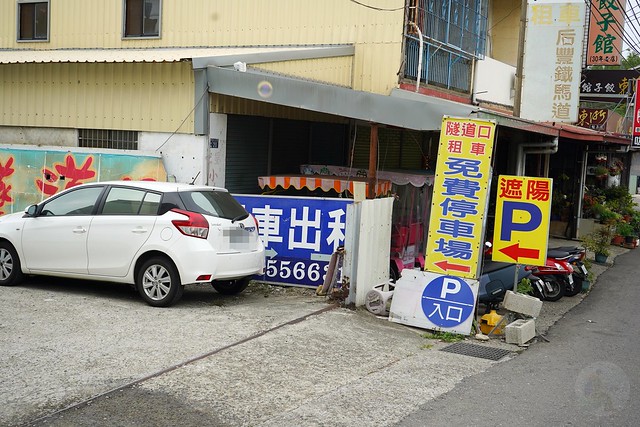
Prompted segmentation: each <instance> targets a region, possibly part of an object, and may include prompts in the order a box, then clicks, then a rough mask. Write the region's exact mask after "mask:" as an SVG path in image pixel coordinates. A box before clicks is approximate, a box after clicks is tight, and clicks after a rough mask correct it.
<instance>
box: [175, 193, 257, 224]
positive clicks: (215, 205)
mask: <svg viewBox="0 0 640 427" xmlns="http://www.w3.org/2000/svg"><path fill="white" fill-rule="evenodd" d="M179 194H180V198H181V199H182V202H183V203H184V206H185V207H186V208H187V209H188V210H190V211H192V212H198V213H201V214H206V215H212V216H216V217H219V218H226V219H235V220H239V219H244V218H246V217H247V216H248V215H249V214H248V213H247V211H246V210H245V209H244V208H243V207H242V205H241V204H240V203H238V201H237V200H236V199H234V198H233V196H232V195H231V194H229V193H228V192H226V191H214V190H211V191H185V192H181V193H179Z"/></svg>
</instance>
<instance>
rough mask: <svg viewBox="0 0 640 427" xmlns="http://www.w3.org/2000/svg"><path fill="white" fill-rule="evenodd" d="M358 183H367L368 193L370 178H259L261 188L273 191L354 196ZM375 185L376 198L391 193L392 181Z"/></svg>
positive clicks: (328, 176) (284, 176)
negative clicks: (318, 192)
mask: <svg viewBox="0 0 640 427" xmlns="http://www.w3.org/2000/svg"><path fill="white" fill-rule="evenodd" d="M356 182H363V183H365V185H366V191H367V193H368V191H369V184H368V178H357V177H339V176H332V175H268V176H259V177H258V185H259V186H260V188H262V189H264V188H270V189H272V190H275V189H276V188H277V187H281V188H282V189H284V190H286V189H288V188H291V187H293V188H295V189H296V190H301V189H303V188H307V189H309V190H317V189H321V190H322V191H330V190H334V191H336V192H338V193H342V192H343V191H348V192H349V193H351V194H353V184H354V183H356ZM375 185H376V196H384V195H387V194H389V193H390V192H391V181H389V180H386V179H382V180H377V181H376V184H375Z"/></svg>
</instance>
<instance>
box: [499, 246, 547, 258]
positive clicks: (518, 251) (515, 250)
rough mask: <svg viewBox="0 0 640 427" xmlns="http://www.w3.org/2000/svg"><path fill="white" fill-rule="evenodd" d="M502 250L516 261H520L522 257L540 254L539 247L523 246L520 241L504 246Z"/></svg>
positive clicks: (535, 256)
mask: <svg viewBox="0 0 640 427" xmlns="http://www.w3.org/2000/svg"><path fill="white" fill-rule="evenodd" d="M500 252H502V253H503V254H505V255H506V256H508V257H509V258H512V259H513V260H515V261H518V259H520V258H538V255H539V254H540V251H539V250H538V249H530V248H521V247H520V243H516V244H515V245H511V246H507V247H506V248H502V249H500Z"/></svg>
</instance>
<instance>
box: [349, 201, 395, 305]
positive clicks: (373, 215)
mask: <svg viewBox="0 0 640 427" xmlns="http://www.w3.org/2000/svg"><path fill="white" fill-rule="evenodd" d="M392 211H393V197H386V198H381V199H372V200H364V201H362V202H357V203H353V204H352V205H349V206H348V207H347V227H346V235H345V259H344V266H343V275H344V276H346V277H348V279H349V298H348V300H347V302H348V303H350V304H351V303H353V304H355V305H356V306H362V305H364V304H365V297H366V295H367V293H368V292H369V291H370V290H372V289H373V288H374V287H376V286H378V285H380V284H382V283H388V282H389V266H390V260H389V250H390V244H391V212H392Z"/></svg>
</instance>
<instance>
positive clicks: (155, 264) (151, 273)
mask: <svg viewBox="0 0 640 427" xmlns="http://www.w3.org/2000/svg"><path fill="white" fill-rule="evenodd" d="M136 286H137V288H138V292H139V293H140V295H141V296H142V298H143V299H144V300H145V301H146V302H147V304H149V305H152V306H154V307H169V306H170V305H172V304H173V303H175V302H176V301H178V300H179V299H180V298H181V297H182V291H183V290H184V287H183V286H182V283H180V275H179V274H178V270H177V269H176V267H175V266H174V265H173V263H172V262H171V261H169V260H168V259H166V258H163V257H154V258H150V259H149V260H147V261H146V262H145V263H144V264H142V267H141V268H140V270H138V275H137V278H136Z"/></svg>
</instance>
